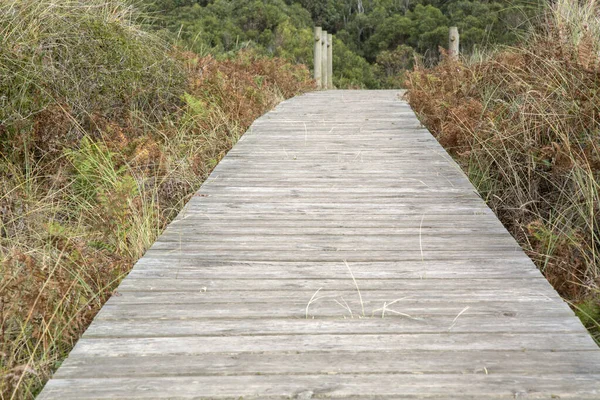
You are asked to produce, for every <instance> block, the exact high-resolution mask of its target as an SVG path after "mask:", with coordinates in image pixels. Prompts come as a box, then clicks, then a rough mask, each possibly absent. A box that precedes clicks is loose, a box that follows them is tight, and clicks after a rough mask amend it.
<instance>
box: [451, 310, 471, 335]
mask: <svg viewBox="0 0 600 400" xmlns="http://www.w3.org/2000/svg"><path fill="white" fill-rule="evenodd" d="M468 309H469V307H468V306H467V307H465V308H463V310H462V311H461V312H459V313H458V315H457V316H456V317H455V318H454V319H453V320H452V325H450V328H448V331H450V329H452V328H454V325H456V320H457V319H458V317H460V316H461V315H463V313H464V312H465V311H467V310H468Z"/></svg>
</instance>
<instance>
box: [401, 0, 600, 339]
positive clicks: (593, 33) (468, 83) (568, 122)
mask: <svg viewBox="0 0 600 400" xmlns="http://www.w3.org/2000/svg"><path fill="white" fill-rule="evenodd" d="M599 15H600V14H599V9H598V7H597V5H596V2H595V1H591V2H590V1H586V2H573V1H568V0H558V1H556V2H555V3H554V4H553V5H552V8H551V9H549V10H548V13H547V15H546V19H545V21H544V22H545V23H543V24H541V26H543V27H544V28H543V29H539V30H538V31H537V32H536V33H535V34H533V35H532V36H531V37H530V38H529V39H528V41H527V42H526V43H525V44H524V45H522V46H520V47H514V48H504V49H502V50H501V51H498V52H496V53H494V54H490V55H488V56H487V57H485V58H483V59H479V60H477V61H464V60H462V61H454V60H451V59H446V60H445V61H444V62H442V63H441V64H440V65H439V66H437V67H436V68H433V69H430V70H425V69H422V68H421V69H420V68H417V69H415V71H414V72H412V73H411V74H409V75H408V80H407V86H408V100H409V102H410V104H411V106H412V107H413V109H414V110H415V111H416V112H417V113H418V114H419V115H420V117H421V119H422V121H423V123H424V124H425V125H426V126H427V127H428V128H429V129H430V131H431V132H432V133H433V134H434V135H435V136H436V137H437V138H438V140H439V141H440V143H441V144H442V145H443V146H445V147H446V148H447V149H448V150H449V151H450V152H451V154H452V155H453V157H454V158H455V159H456V160H457V161H458V162H459V164H460V165H461V166H462V167H463V169H464V170H465V172H466V173H467V174H468V176H469V178H470V179H471V181H472V182H473V183H474V185H475V186H476V187H477V189H478V190H479V192H480V193H481V195H482V196H483V198H484V199H485V200H486V201H487V203H488V204H489V205H490V206H491V207H492V209H493V210H495V212H496V213H497V215H498V216H499V217H500V219H501V220H502V221H503V223H504V224H505V226H506V227H507V228H508V229H509V230H510V232H511V233H512V234H513V235H514V236H515V237H516V238H517V240H518V241H519V243H520V244H521V245H522V246H523V247H524V248H525V249H526V251H527V253H528V254H529V255H530V256H531V258H532V259H533V260H534V261H535V262H536V264H537V265H538V267H539V268H540V269H541V271H542V272H543V273H544V275H545V276H546V277H547V278H548V280H549V281H550V282H551V283H552V285H553V286H554V287H555V288H556V290H557V291H558V292H559V293H560V294H561V295H562V296H563V298H565V299H566V300H567V301H569V303H570V304H571V305H572V306H573V308H574V310H575V311H576V312H577V313H578V315H579V316H580V318H581V319H582V321H583V322H584V324H585V325H586V326H587V328H588V329H590V331H591V332H592V334H593V336H594V337H595V339H596V340H597V341H599V342H600V292H599V287H600V58H599V56H598V54H599V50H600V40H599V38H600V19H599Z"/></svg>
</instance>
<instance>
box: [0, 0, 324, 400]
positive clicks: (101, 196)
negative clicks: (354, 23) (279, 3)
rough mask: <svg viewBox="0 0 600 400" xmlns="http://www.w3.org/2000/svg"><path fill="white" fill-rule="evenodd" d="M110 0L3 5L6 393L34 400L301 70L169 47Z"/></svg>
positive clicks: (0, 361) (1, 252)
mask: <svg viewBox="0 0 600 400" xmlns="http://www.w3.org/2000/svg"><path fill="white" fill-rule="evenodd" d="M139 19H140V16H139V15H138V14H137V13H136V11H135V9H133V8H131V7H130V6H127V5H125V4H123V3H121V2H120V1H115V0H88V1H86V2H81V1H75V0H59V1H56V0H54V1H45V0H42V1H38V0H6V1H1V2H0V36H1V39H2V40H0V153H1V155H0V398H1V399H28V398H33V397H34V396H35V394H36V393H37V392H38V391H39V389H40V388H41V387H42V385H43V384H44V382H45V381H46V380H47V378H48V377H49V375H50V373H51V372H52V371H53V370H54V369H55V368H57V367H58V365H59V364H60V362H61V360H62V359H63V358H64V357H65V356H66V354H67V353H68V352H69V350H70V349H71V348H72V346H73V345H74V343H75V342H76V340H77V339H78V337H79V336H80V335H81V334H82V332H83V331H84V330H85V328H86V327H87V325H88V324H89V322H90V321H91V319H92V318H93V316H94V315H95V314H96V312H97V311H98V310H99V309H100V307H101V306H102V304H103V303H104V302H105V301H106V300H107V298H108V297H109V296H110V295H111V293H112V292H113V290H114V289H115V287H116V286H117V285H118V283H119V282H120V280H121V279H122V278H123V277H124V275H125V274H127V272H128V271H129V270H130V268H131V267H132V265H133V264H134V262H135V261H136V260H137V259H138V258H139V257H140V256H141V255H142V254H143V253H144V251H145V250H146V249H147V248H148V247H149V246H150V245H151V244H152V243H153V241H154V240H155V238H156V237H157V235H158V234H159V233H160V232H161V230H162V229H163V228H164V227H165V226H166V224H167V223H168V222H169V221H170V220H171V219H172V218H173V217H174V216H175V215H176V214H177V212H178V211H179V210H180V209H181V207H182V206H183V205H184V204H185V202H186V201H187V199H188V198H189V197H190V196H191V195H192V194H193V193H194V192H195V191H196V190H197V188H198V187H199V185H200V184H201V183H202V182H203V180H204V179H205V178H206V177H207V176H208V174H209V173H210V171H211V170H212V168H213V167H214V166H215V165H216V164H217V163H218V162H219V160H220V159H221V158H222V157H223V156H224V155H225V153H226V152H227V151H228V150H229V149H230V148H231V146H232V145H233V144H234V143H235V142H236V141H237V140H238V138H239V137H240V136H241V135H242V134H243V132H244V131H245V130H246V129H247V128H248V126H249V125H250V124H251V123H252V121H254V120H255V119H256V118H257V117H259V116H260V115H262V114H263V113H264V112H266V111H268V110H269V109H271V108H272V107H273V106H275V105H276V104H277V103H278V102H280V101H281V100H283V99H285V98H288V97H292V96H294V95H296V94H299V93H302V92H304V91H307V90H310V89H312V87H313V82H312V81H311V80H310V79H309V72H308V70H307V69H306V68H305V67H303V66H293V65H290V64H288V63H286V62H284V61H282V60H278V59H272V58H271V59H267V58H261V57H258V56H255V55H253V54H252V53H248V52H247V53H241V54H239V55H237V56H235V58H231V59H223V60H216V59H214V58H212V57H210V56H208V57H199V56H196V55H194V54H192V53H186V52H182V51H179V50H177V49H175V48H172V47H170V46H169V45H168V44H167V43H165V42H163V41H162V40H161V39H159V38H158V37H156V36H154V35H152V34H149V33H147V32H145V31H144V30H142V29H141V28H140V27H139V25H138V24H137V21H139Z"/></svg>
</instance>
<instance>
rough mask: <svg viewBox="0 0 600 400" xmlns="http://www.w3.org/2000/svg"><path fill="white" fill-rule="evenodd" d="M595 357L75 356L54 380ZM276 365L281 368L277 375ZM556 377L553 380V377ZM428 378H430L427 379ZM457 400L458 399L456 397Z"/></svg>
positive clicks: (576, 364)
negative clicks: (284, 367)
mask: <svg viewBox="0 0 600 400" xmlns="http://www.w3.org/2000/svg"><path fill="white" fill-rule="evenodd" d="M596 362H597V354H594V353H590V352H585V351H573V352H540V351H510V352H498V351H471V350H464V351H460V352H450V351H423V350H419V351H404V350H403V351H394V352H374V351H366V352H356V351H347V352H336V353H331V352H310V353H302V352H292V353H275V352H268V353H232V354H229V353H207V354H204V355H202V357H196V356H189V355H166V356H164V355H161V356H130V357H119V358H118V359H115V358H114V357H107V356H100V357H78V358H76V359H74V360H73V362H70V363H68V364H67V365H65V366H64V367H62V368H61V369H60V370H59V371H58V373H57V375H56V376H57V377H58V378H61V379H73V378H120V377H123V376H129V377H148V378H150V377H167V376H170V377H181V376H222V375H281V374H289V375H297V374H312V375H338V374H369V375H373V374H386V373H389V374H459V375H474V374H487V375H497V374H501V375H502V374H514V375H519V376H522V375H530V376H536V375H543V376H546V375H552V376H554V377H557V378H560V376H561V375H565V374H567V375H570V374H590V375H594V374H598V371H597V370H596V369H589V368H585V367H584V365H594V363H596ZM282 365H285V366H286V369H285V370H282ZM557 375H558V376H557ZM432 379H433V377H432ZM461 398H462V397H461Z"/></svg>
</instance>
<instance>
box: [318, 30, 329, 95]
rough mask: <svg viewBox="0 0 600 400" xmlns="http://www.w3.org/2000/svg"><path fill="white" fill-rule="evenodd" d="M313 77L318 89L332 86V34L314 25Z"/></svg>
mask: <svg viewBox="0 0 600 400" xmlns="http://www.w3.org/2000/svg"><path fill="white" fill-rule="evenodd" d="M314 41H315V49H314V56H315V57H314V58H315V60H314V78H315V81H316V82H317V88H319V89H332V88H333V35H332V34H330V33H327V31H324V30H323V29H321V27H319V26H317V27H315V35H314Z"/></svg>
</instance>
